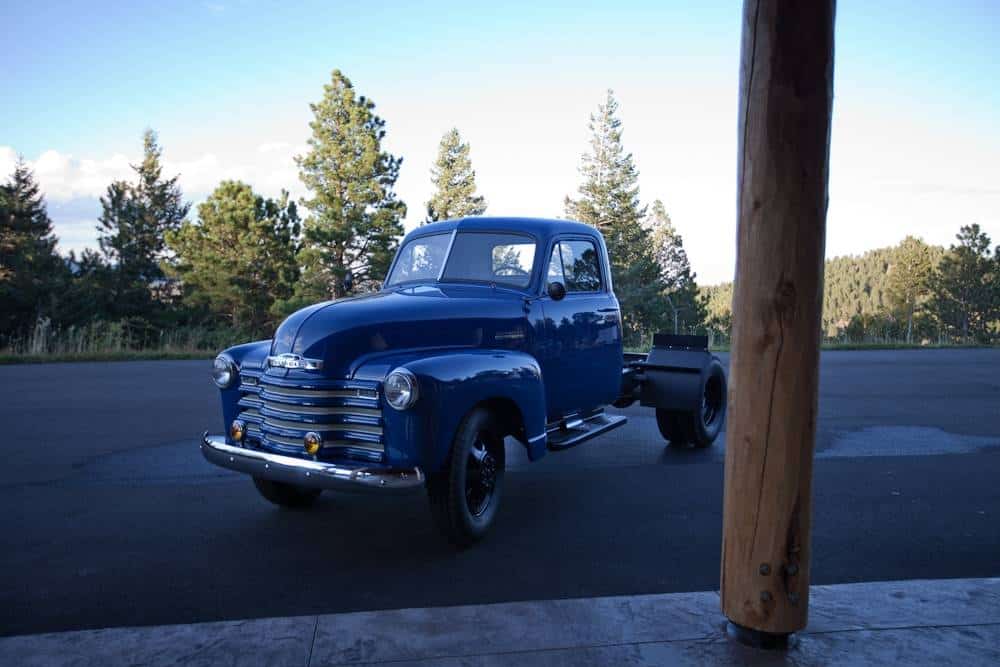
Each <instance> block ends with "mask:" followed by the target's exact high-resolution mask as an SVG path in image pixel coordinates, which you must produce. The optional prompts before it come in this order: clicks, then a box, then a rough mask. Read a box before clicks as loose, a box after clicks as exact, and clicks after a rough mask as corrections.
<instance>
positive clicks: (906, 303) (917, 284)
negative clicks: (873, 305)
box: [887, 236, 934, 343]
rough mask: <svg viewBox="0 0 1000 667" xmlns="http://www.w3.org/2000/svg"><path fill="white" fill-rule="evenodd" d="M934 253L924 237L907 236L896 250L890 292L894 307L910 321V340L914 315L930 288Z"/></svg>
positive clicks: (908, 336) (908, 332)
mask: <svg viewBox="0 0 1000 667" xmlns="http://www.w3.org/2000/svg"><path fill="white" fill-rule="evenodd" d="M933 271H934V266H933V265H932V264H931V252H930V248H929V247H927V244H926V243H924V242H923V241H922V240H920V239H917V238H913V237H912V236H907V237H906V238H905V239H903V241H902V243H900V244H899V247H898V248H896V250H895V252H894V253H893V261H892V265H891V266H890V267H889V276H888V286H887V292H888V296H889V301H890V303H891V304H892V306H893V308H894V309H895V310H896V311H897V312H898V313H899V314H900V315H901V316H902V318H903V319H905V320H906V342H907V343H909V342H912V341H913V317H914V314H915V313H916V312H917V309H918V308H919V307H920V306H921V304H922V303H923V301H924V298H925V297H926V296H927V294H928V293H929V291H930V280H931V274H932V273H933Z"/></svg>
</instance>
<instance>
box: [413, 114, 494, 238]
mask: <svg viewBox="0 0 1000 667" xmlns="http://www.w3.org/2000/svg"><path fill="white" fill-rule="evenodd" d="M431 182H432V183H434V188H435V192H434V196H433V197H431V200H430V201H429V202H427V220H426V222H435V221H437V220H453V219H455V218H461V217H464V216H467V215H482V214H483V213H485V212H486V199H484V198H483V197H482V196H480V195H477V194H476V172H475V171H474V170H473V169H472V160H471V159H470V158H469V144H466V143H463V142H462V137H461V136H460V135H459V134H458V130H457V129H455V128H452V129H451V130H448V132H446V133H445V135H444V136H443V137H441V144H440V146H439V147H438V156H437V160H436V161H435V162H434V166H433V167H432V168H431Z"/></svg>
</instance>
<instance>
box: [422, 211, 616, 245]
mask: <svg viewBox="0 0 1000 667" xmlns="http://www.w3.org/2000/svg"><path fill="white" fill-rule="evenodd" d="M453 229H457V230H459V231H481V232H482V231H490V232H527V233H528V234H531V235H532V236H535V237H536V238H538V239H539V240H541V241H544V240H546V239H548V238H550V237H552V236H555V235H556V234H584V235H587V236H596V237H599V236H600V233H599V232H598V231H597V230H596V229H594V228H593V227H591V226H590V225H585V224H583V223H582V222H575V221H573V220H559V219H556V218H511V217H492V216H470V217H466V218H457V219H455V220H442V221H441V222H432V223H430V224H427V225H423V226H422V227H417V228H416V229H414V230H413V231H411V232H410V233H409V234H407V235H406V239H405V240H409V239H411V238H413V237H416V236H426V235H428V234H434V233H441V232H450V231H452V230H453Z"/></svg>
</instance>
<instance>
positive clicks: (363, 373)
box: [201, 217, 726, 546]
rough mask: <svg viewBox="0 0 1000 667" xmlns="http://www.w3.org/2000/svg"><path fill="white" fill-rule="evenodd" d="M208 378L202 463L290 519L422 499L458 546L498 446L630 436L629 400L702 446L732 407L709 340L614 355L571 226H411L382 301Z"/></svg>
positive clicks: (609, 313)
mask: <svg viewBox="0 0 1000 667" xmlns="http://www.w3.org/2000/svg"><path fill="white" fill-rule="evenodd" d="M373 279H374V277H370V279H369V280H366V281H364V282H362V284H365V285H371V284H372V280H373ZM345 287H346V285H345ZM340 291H342V290H340ZM213 377H214V380H215V384H216V385H217V386H218V387H219V389H220V390H221V395H222V422H221V424H220V425H221V426H222V427H223V429H224V431H223V433H222V434H219V435H209V434H208V433H205V435H204V436H203V437H202V442H201V450H202V453H203V454H204V456H205V458H207V459H208V460H209V461H211V462H212V463H214V464H216V465H219V466H222V467H224V468H229V469H231V470H236V471H239V472H242V473H245V474H247V475H249V476H250V477H252V478H253V482H254V485H255V486H256V487H257V490H258V491H259V492H260V494H261V495H262V496H263V497H264V498H265V499H266V500H268V501H270V502H272V503H274V504H276V505H280V506H282V507H294V508H303V507H308V506H311V505H313V504H314V503H315V501H316V498H317V497H318V496H319V495H320V493H322V492H324V491H328V490H329V491H338V490H370V491H372V492H374V493H391V492H402V491H413V490H424V491H426V493H427V496H428V499H429V500H430V510H431V516H432V518H433V519H434V523H435V524H437V527H438V528H439V529H440V530H441V532H442V533H443V534H444V536H445V537H446V538H447V539H448V540H449V541H451V542H452V543H454V544H455V545H457V546H467V545H469V544H471V543H473V542H475V541H476V540H479V539H480V538H482V537H483V536H484V535H486V534H487V532H488V531H489V528H490V526H491V525H493V522H494V519H496V518H497V516H498V515H500V514H502V512H503V510H502V509H501V507H500V501H501V498H502V496H503V493H504V473H505V469H506V455H507V452H506V448H505V445H504V441H505V439H508V438H510V439H511V440H516V441H517V442H519V443H520V445H521V446H523V447H524V449H525V450H526V453H527V457H528V458H529V459H530V460H531V461H537V460H538V459H540V458H542V457H543V456H546V455H547V454H548V453H549V452H553V453H555V452H561V451H563V450H566V449H569V448H571V447H576V446H577V445H580V444H582V443H584V442H587V441H589V440H591V439H592V438H594V437H596V436H598V435H601V434H602V433H607V432H608V431H610V430H612V429H614V428H617V427H619V426H621V425H622V424H624V423H625V416H624V415H621V414H615V413H611V412H605V407H607V406H609V405H614V406H615V407H618V408H623V407H627V406H628V405H630V404H632V403H635V402H639V403H640V404H641V405H642V406H644V407H648V408H654V409H655V410H656V423H657V426H658V427H659V431H660V434H661V435H662V436H663V438H664V439H665V440H666V441H668V442H669V443H670V445H671V446H674V447H678V448H682V449H687V448H688V446H689V445H694V446H695V447H709V446H711V444H712V443H713V442H714V441H715V438H716V436H717V435H718V434H719V431H720V430H721V429H722V424H723V420H724V417H725V410H726V377H725V375H724V373H723V369H722V365H721V364H720V363H719V360H718V359H716V358H715V357H714V356H712V355H711V354H710V353H709V352H708V339H707V338H706V337H705V336H676V335H663V334H657V335H656V337H655V338H654V341H653V349H652V351H651V352H650V353H649V354H648V355H647V354H634V353H625V352H624V350H623V349H622V323H621V311H620V309H619V305H618V298H617V297H616V296H615V292H614V289H613V281H612V275H611V263H610V261H609V258H608V250H607V247H606V246H605V243H604V239H603V238H602V237H601V233H600V231H598V230H597V229H595V228H594V227H590V226H588V225H584V224H580V223H578V222H572V221H569V220H542V219H537V218H486V217H467V218H462V219H460V220H445V221H441V222H435V223H430V224H427V225H423V226H421V227H418V228H417V229H415V230H413V231H412V232H410V233H409V234H408V235H407V236H406V238H404V239H403V240H402V242H401V243H400V245H399V249H398V251H397V252H396V257H395V259H393V261H392V264H391V265H390V266H389V269H388V272H387V274H386V275H385V280H384V282H383V283H382V284H381V285H380V286H378V290H377V291H374V292H370V293H367V294H359V295H352V296H348V297H344V298H339V299H335V300H332V301H324V302H322V303H316V304H313V305H311V306H307V307H305V308H302V309H301V310H298V311H296V312H294V313H292V314H291V315H289V316H288V317H287V318H285V320H284V321H283V322H282V323H281V324H280V325H279V326H278V328H277V330H276V331H275V334H274V337H273V338H271V339H270V340H259V341H256V342H251V343H245V344H243V345H236V346H234V347H231V348H229V349H227V350H224V351H223V352H222V353H221V354H220V355H219V356H218V358H216V360H215V363H214V365H213ZM539 509H540V510H543V511H544V508H543V507H540V508H539ZM379 516H381V517H383V518H386V519H387V520H388V521H390V522H391V521H393V520H398V521H404V520H405V519H404V518H403V517H405V516H408V514H400V516H399V518H398V519H393V518H391V515H390V514H386V513H380V514H379ZM509 519H511V520H515V519H517V516H516V514H512V515H511V516H510V517H509ZM325 521H334V522H335V521H336V519H335V518H333V519H328V520H325ZM328 525H329V524H328V523H324V524H323V526H328ZM385 528H390V529H391V527H390V526H372V527H371V529H372V530H380V529H385ZM325 529H326V528H325V527H319V526H318V525H317V530H325ZM345 530H346V524H345ZM355 539H357V538H355Z"/></svg>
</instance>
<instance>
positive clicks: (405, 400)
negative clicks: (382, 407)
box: [382, 366, 420, 411]
mask: <svg viewBox="0 0 1000 667" xmlns="http://www.w3.org/2000/svg"><path fill="white" fill-rule="evenodd" d="M397 381H399V382H401V383H402V384H403V385H404V387H405V388H403V389H399V388H398V385H395V383H396V382H397ZM382 394H383V396H385V402H386V403H387V404H388V405H389V407H391V408H393V409H395V410H400V411H402V410H408V409H410V408H412V407H413V406H414V404H416V402H417V400H418V399H419V398H420V384H419V382H417V376H416V375H414V374H413V371H411V370H409V369H408V368H403V367H402V366H400V367H399V368H395V369H393V370H392V371H391V372H390V373H389V374H388V375H386V376H385V381H384V382H383V383H382ZM390 396H395V397H397V399H396V400H393V398H391V397H390ZM400 398H401V399H402V400H399V399H400Z"/></svg>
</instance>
